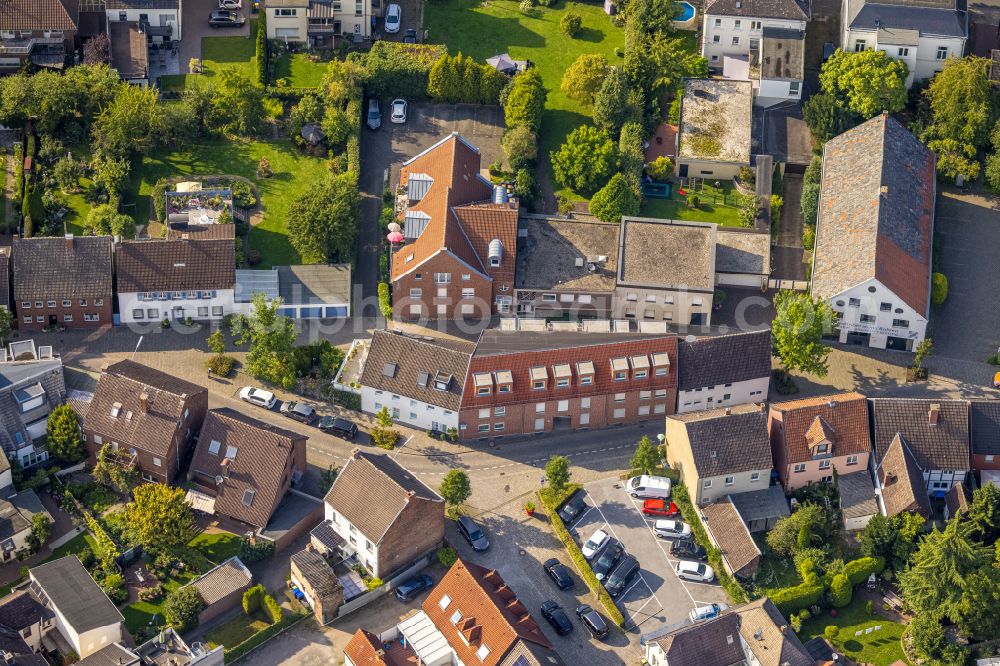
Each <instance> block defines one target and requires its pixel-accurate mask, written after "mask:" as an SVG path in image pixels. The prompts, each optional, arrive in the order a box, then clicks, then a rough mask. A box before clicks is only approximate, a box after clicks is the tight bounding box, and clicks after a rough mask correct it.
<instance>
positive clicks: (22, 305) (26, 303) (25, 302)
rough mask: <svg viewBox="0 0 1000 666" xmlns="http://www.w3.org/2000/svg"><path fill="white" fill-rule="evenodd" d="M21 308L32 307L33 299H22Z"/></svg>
mask: <svg viewBox="0 0 1000 666" xmlns="http://www.w3.org/2000/svg"><path fill="white" fill-rule="evenodd" d="M21 309H22V310H30V309H31V301H21Z"/></svg>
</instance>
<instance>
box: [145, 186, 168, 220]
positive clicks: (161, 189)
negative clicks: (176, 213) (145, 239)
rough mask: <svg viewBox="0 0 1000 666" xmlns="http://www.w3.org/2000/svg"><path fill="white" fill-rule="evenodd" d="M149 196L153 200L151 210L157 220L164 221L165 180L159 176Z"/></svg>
mask: <svg viewBox="0 0 1000 666" xmlns="http://www.w3.org/2000/svg"><path fill="white" fill-rule="evenodd" d="M149 198H150V199H152V200H153V211H154V212H155V214H156V221H157V222H164V221H166V219H167V181H165V180H164V179H162V178H160V179H159V180H158V181H156V184H155V185H153V191H152V192H151V193H150V195H149Z"/></svg>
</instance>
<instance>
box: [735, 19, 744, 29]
mask: <svg viewBox="0 0 1000 666" xmlns="http://www.w3.org/2000/svg"><path fill="white" fill-rule="evenodd" d="M733 29H734V30H742V29H743V21H741V20H739V19H736V20H735V21H733Z"/></svg>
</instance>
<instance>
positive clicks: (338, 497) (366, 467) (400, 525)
mask: <svg viewBox="0 0 1000 666" xmlns="http://www.w3.org/2000/svg"><path fill="white" fill-rule="evenodd" d="M375 498H377V499H375ZM324 502H325V504H326V520H325V521H324V522H323V523H321V524H320V525H319V526H318V527H316V528H315V529H314V530H313V531H312V542H313V544H314V545H315V546H316V548H317V549H318V550H320V551H321V552H325V553H333V552H337V551H339V552H341V553H343V555H344V556H345V557H351V556H354V557H355V558H357V560H358V562H361V563H362V564H363V565H364V566H365V568H366V569H368V571H370V572H371V573H372V575H373V576H377V577H379V578H382V579H388V578H390V577H391V576H392V575H393V574H395V573H397V572H399V571H401V570H403V569H405V568H406V567H408V566H410V565H411V564H413V563H414V562H415V561H416V560H419V559H420V558H421V557H424V556H426V555H429V554H430V553H433V552H434V551H435V550H436V549H437V548H438V546H440V545H441V542H442V541H443V540H444V500H443V499H441V497H440V496H438V494H437V493H436V492H434V491H433V490H431V489H430V488H428V487H427V486H426V485H424V483H423V482H422V481H420V480H419V479H418V478H417V477H416V476H415V475H414V474H412V473H411V472H409V471H408V470H407V469H406V468H405V467H403V466H402V465H400V464H399V463H397V462H396V461H395V460H393V459H391V458H389V457H388V456H380V455H373V454H369V453H364V452H362V451H360V450H358V449H355V451H354V453H353V455H352V456H351V459H350V460H348V461H347V464H346V465H344V468H343V469H342V470H340V473H339V474H337V478H336V480H335V481H334V482H333V485H332V486H330V490H329V492H327V494H326V498H325V499H324Z"/></svg>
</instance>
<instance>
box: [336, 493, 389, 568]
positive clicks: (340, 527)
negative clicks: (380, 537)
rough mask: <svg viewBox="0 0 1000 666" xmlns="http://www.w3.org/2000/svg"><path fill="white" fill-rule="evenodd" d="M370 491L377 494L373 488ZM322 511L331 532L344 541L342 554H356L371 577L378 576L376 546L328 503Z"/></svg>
mask: <svg viewBox="0 0 1000 666" xmlns="http://www.w3.org/2000/svg"><path fill="white" fill-rule="evenodd" d="M371 490H372V491H373V492H377V489H375V488H372V489H371ZM323 511H324V515H323V517H324V518H325V519H326V521H327V522H328V523H329V524H330V526H331V527H332V528H333V531H334V532H336V533H337V534H338V535H340V538H341V539H343V540H344V544H345V545H344V546H342V549H343V550H344V551H345V553H344V554H345V555H350V554H351V553H354V554H356V555H357V557H358V559H359V560H361V563H362V564H364V565H365V568H366V569H368V571H371V572H372V575H373V576H379V575H380V573H381V572H379V570H378V562H379V559H378V544H377V543H375V542H374V541H372V540H371V539H370V538H369V537H367V536H365V534H364V533H363V532H362V531H361V530H359V529H358V528H357V526H355V525H354V524H353V523H351V521H350V520H348V519H347V516H345V515H343V514H342V513H340V512H338V511H337V510H336V509H334V508H333V507H332V506H330V504H329V503H324V504H323Z"/></svg>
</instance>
